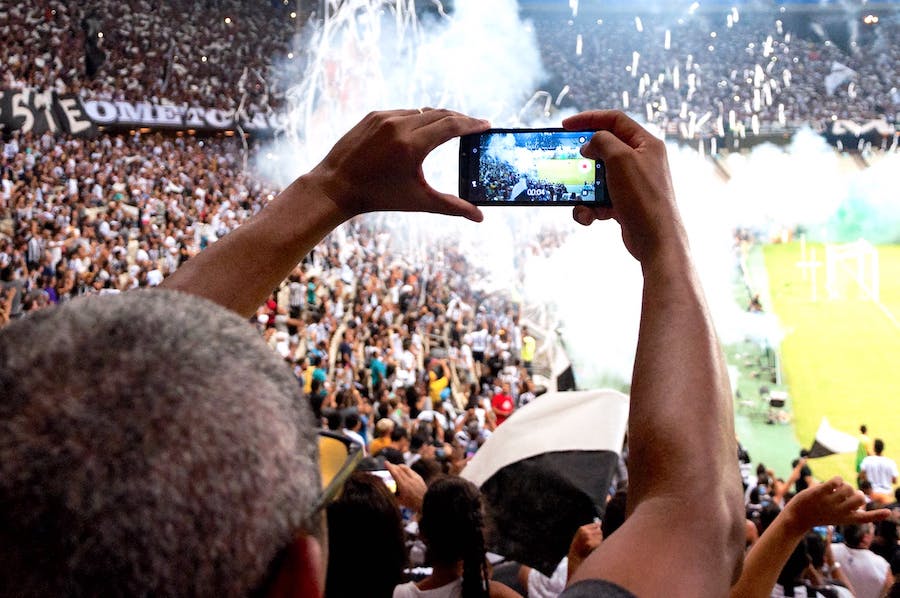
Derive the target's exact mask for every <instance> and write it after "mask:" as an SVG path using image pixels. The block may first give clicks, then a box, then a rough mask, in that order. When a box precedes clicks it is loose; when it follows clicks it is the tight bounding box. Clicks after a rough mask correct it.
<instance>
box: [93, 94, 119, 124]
mask: <svg viewBox="0 0 900 598" xmlns="http://www.w3.org/2000/svg"><path fill="white" fill-rule="evenodd" d="M84 111H85V112H86V113H87V115H88V118H90V119H91V120H92V121H94V124H98V125H111V124H113V123H115V122H116V121H117V120H118V119H119V113H118V111H116V106H115V104H113V103H112V102H107V101H106V100H97V101H90V102H85V103H84Z"/></svg>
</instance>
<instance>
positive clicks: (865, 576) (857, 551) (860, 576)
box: [831, 523, 894, 598]
mask: <svg viewBox="0 0 900 598" xmlns="http://www.w3.org/2000/svg"><path fill="white" fill-rule="evenodd" d="M841 532H842V533H843V535H844V543H843V544H840V543H833V544H832V545H831V552H832V554H834V561H835V563H836V566H838V567H842V568H843V569H844V575H846V576H847V579H849V580H850V583H851V585H852V586H853V591H854V593H855V594H856V597H857V598H880V597H881V596H885V595H887V592H888V589H890V587H891V586H892V585H893V584H894V576H893V575H892V574H891V568H890V565H889V564H888V562H887V561H886V560H884V559H883V558H881V557H880V556H878V555H877V554H875V553H874V552H872V551H871V550H869V546H870V545H871V544H872V538H874V536H875V526H874V525H873V524H871V523H860V524H856V525H844V526H842V527H841Z"/></svg>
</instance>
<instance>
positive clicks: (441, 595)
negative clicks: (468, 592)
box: [394, 578, 462, 598]
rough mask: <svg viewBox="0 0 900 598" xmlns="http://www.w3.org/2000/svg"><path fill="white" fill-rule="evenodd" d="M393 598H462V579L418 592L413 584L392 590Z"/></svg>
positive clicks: (405, 584)
mask: <svg viewBox="0 0 900 598" xmlns="http://www.w3.org/2000/svg"><path fill="white" fill-rule="evenodd" d="M394 598H462V578H459V579H457V580H456V581H451V582H450V583H448V584H446V585H443V586H441V587H439V588H435V589H433V590H420V589H419V588H417V587H416V584H415V582H412V581H411V582H409V583H404V584H402V585H399V586H397V587H396V588H394Z"/></svg>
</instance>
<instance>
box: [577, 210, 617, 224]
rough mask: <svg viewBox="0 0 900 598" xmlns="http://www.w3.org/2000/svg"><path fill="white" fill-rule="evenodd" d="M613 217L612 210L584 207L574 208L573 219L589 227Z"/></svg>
mask: <svg viewBox="0 0 900 598" xmlns="http://www.w3.org/2000/svg"><path fill="white" fill-rule="evenodd" d="M612 215H613V212H612V208H591V207H588V206H584V205H582V206H575V207H574V208H572V218H573V219H574V220H575V222H577V223H578V224H580V225H582V226H589V225H590V224H591V222H593V221H594V220H609V219H610V218H612Z"/></svg>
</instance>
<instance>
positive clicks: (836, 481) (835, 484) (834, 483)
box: [820, 476, 844, 492]
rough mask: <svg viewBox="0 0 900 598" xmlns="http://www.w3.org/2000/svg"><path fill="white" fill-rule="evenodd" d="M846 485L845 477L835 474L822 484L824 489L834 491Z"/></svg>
mask: <svg viewBox="0 0 900 598" xmlns="http://www.w3.org/2000/svg"><path fill="white" fill-rule="evenodd" d="M843 485H844V479H843V478H842V477H841V476H834V477H833V478H831V479H830V480H828V481H827V482H824V483H822V484H820V487H821V488H822V490H823V491H827V492H834V491H835V490H837V489H838V488H840V487H841V486H843Z"/></svg>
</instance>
